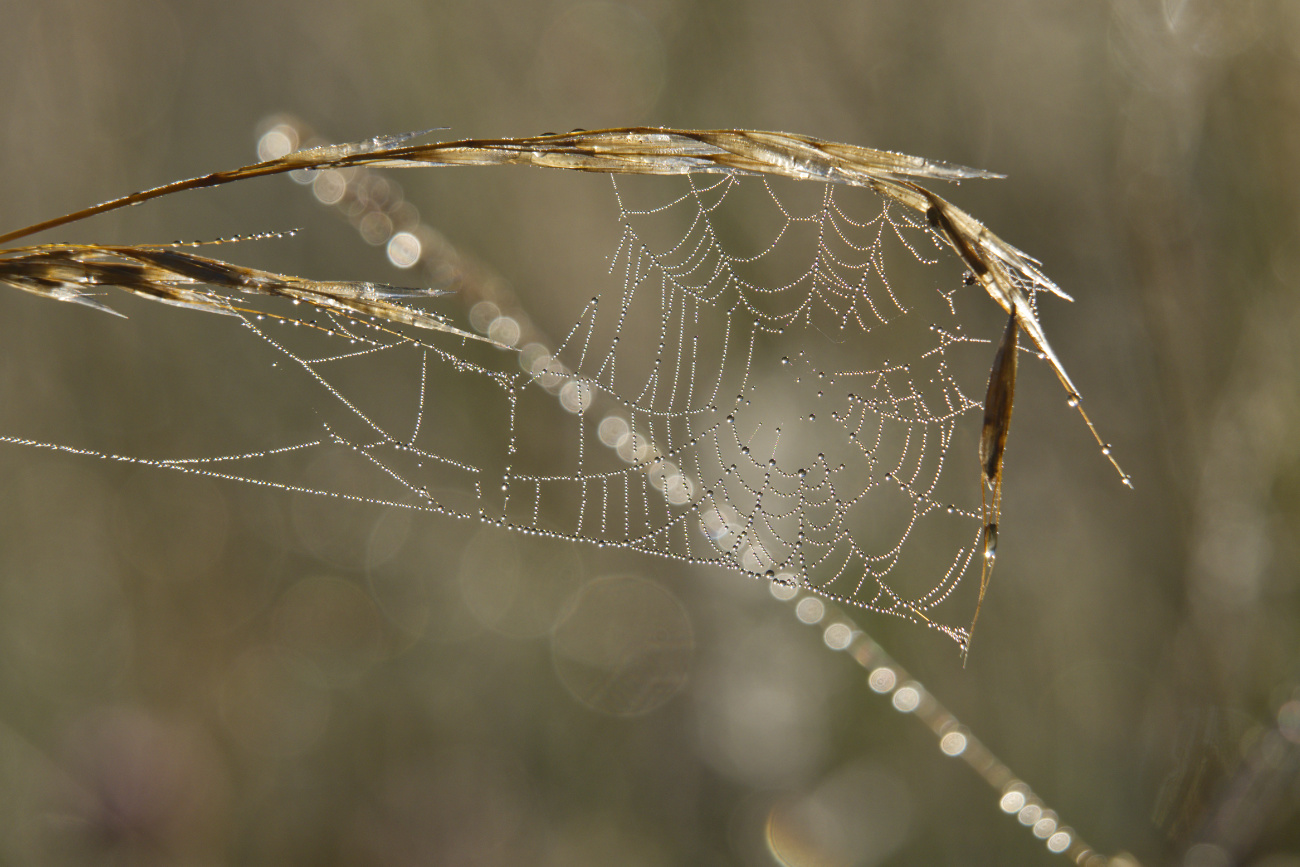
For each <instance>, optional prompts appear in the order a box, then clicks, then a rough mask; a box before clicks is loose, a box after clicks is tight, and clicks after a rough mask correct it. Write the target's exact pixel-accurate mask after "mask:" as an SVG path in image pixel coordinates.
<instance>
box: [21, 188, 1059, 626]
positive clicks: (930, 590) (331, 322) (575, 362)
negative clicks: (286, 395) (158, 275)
mask: <svg viewBox="0 0 1300 867" xmlns="http://www.w3.org/2000/svg"><path fill="white" fill-rule="evenodd" d="M321 174H322V176H323V175H324V174H325V173H321ZM336 174H337V176H336V177H333V178H332V180H333V181H338V182H340V183H341V184H342V187H341V188H340V189H341V190H342V192H339V190H335V189H334V187H337V186H338V184H334V186H330V185H329V184H322V183H320V182H319V178H318V179H317V183H314V184H313V185H312V186H313V189H314V188H315V187H322V188H324V187H329V188H330V189H331V190H334V193H333V194H331V196H330V197H329V198H328V200H327V199H322V201H323V202H325V203H326V204H329V205H330V206H331V207H336V208H347V207H351V208H352V212H350V213H349V214H348V216H349V219H350V220H352V222H353V223H354V225H356V226H357V227H358V229H359V230H360V231H363V232H370V233H371V234H373V233H374V227H375V226H376V225H377V224H380V223H383V224H384V225H386V226H387V227H388V228H387V229H386V230H385V231H390V232H391V237H390V238H389V240H388V241H386V240H385V238H383V237H378V236H376V238H374V239H372V238H369V237H368V236H367V239H368V240H370V241H371V243H378V244H379V245H382V246H383V248H384V249H388V250H389V251H390V256H391V248H393V246H394V245H393V243H392V240H391V239H392V238H397V237H398V236H401V238H402V240H403V241H405V240H407V239H411V240H412V243H409V244H406V245H405V246H402V245H398V246H399V247H401V249H403V250H405V249H408V248H409V249H411V250H413V251H414V252H413V253H412V254H411V255H410V256H408V257H407V258H406V259H403V261H402V262H401V263H399V264H401V265H402V266H403V267H410V266H412V265H414V264H416V258H418V257H423V264H424V266H425V267H426V276H427V275H428V274H442V277H441V278H440V279H445V280H447V281H448V284H449V288H452V289H456V290H459V291H460V294H461V295H462V296H463V297H462V298H461V299H456V298H446V297H444V298H438V299H430V300H428V301H426V302H423V303H424V304H426V305H428V306H429V307H430V309H431V310H436V312H437V313H439V314H440V315H444V316H447V317H448V318H449V319H450V320H451V321H453V322H456V323H457V324H458V327H461V328H465V329H472V330H474V331H477V332H479V333H483V334H485V335H488V336H490V337H491V338H492V339H493V340H496V341H498V342H499V343H503V344H509V345H511V347H512V348H510V349H501V348H498V347H494V346H491V345H487V344H478V343H474V342H472V341H468V340H465V339H463V338H460V337H457V336H455V335H454V334H433V335H432V336H430V335H429V333H428V332H424V333H417V332H416V331H415V330H413V329H408V328H405V327H403V326H400V325H394V324H392V323H386V322H374V321H368V320H363V319H360V318H353V317H350V316H348V315H346V314H344V313H339V312H329V311H320V310H317V311H313V312H312V313H311V314H310V315H309V316H304V315H303V311H302V310H298V309H296V308H293V307H291V306H290V305H288V304H287V303H285V304H281V302H280V301H279V300H277V299H268V300H265V301H261V302H259V309H258V310H257V311H256V312H242V313H239V314H238V317H237V319H235V320H234V322H233V323H232V324H234V325H236V326H237V328H236V331H237V332H239V333H241V334H243V335H244V336H245V338H251V342H252V345H253V346H254V347H256V348H255V349H248V342H247V341H245V343H244V344H243V345H244V350H243V351H245V352H247V353H250V354H251V355H252V356H256V357H258V358H260V362H259V363H260V364H261V369H262V370H263V372H264V374H265V375H266V377H267V378H268V380H274V381H275V382H276V383H277V385H276V386H275V388H276V389H292V390H297V391H299V392H301V393H303V394H306V395H307V399H308V401H309V403H310V404H311V407H312V412H311V414H310V416H311V418H310V421H309V422H308V423H306V424H305V425H304V426H303V427H302V432H301V435H286V434H285V433H284V431H285V430H286V429H287V428H288V427H292V426H291V425H287V426H275V430H276V434H275V435H274V436H281V437H285V438H284V439H281V440H279V441H274V442H269V443H268V441H267V440H268V436H269V435H259V436H258V437H257V438H256V439H257V442H256V443H254V444H253V445H252V446H251V447H250V446H248V445H246V444H239V445H238V446H237V447H235V448H232V449H229V450H225V451H221V450H211V451H205V452H204V453H202V454H188V455H181V456H169V457H157V456H131V457H130V458H129V459H131V460H135V461H138V462H141V463H147V464H153V465H156V466H160V467H163V468H167V469H172V470H178V471H182V472H191V473H200V474H205V475H212V476H217V477H220V478H225V479H231V480H236V481H242V482H247V483H252V484H261V485H269V486H273V487H279V488H285V489H289V490H294V491H300V492H308V493H315V494H322V495H327V496H333V497H341V498H344V499H355V500H361V501H367V502H376V503H385V504H396V505H401V506H404V507H408V508H412V509H418V510H425V511H431V512H437V513H442V514H445V515H448V516H451V517H455V518H459V519H463V520H470V521H480V522H484V523H488V524H492V525H496V526H501V527H505V528H509V529H512V530H516V531H519V532H523V533H529V534H538V535H546V536H555V537H561V538H567V539H572V540H575V541H578V542H584V543H589V544H595V545H599V546H613V547H618V548H626V549H630V550H633V551H638V552H643V553H646V554H651V555H655V556H658V557H663V558H669V559H671V560H675V561H679V562H681V563H684V564H687V563H689V564H704V565H712V566H717V567H722V568H724V569H729V570H735V571H740V572H743V573H747V574H749V575H752V576H755V577H758V578H763V579H767V580H772V581H776V582H779V583H784V584H790V585H800V586H802V587H805V588H807V589H809V590H812V591H814V592H816V593H818V594H820V595H823V596H826V597H829V598H832V599H836V600H839V601H842V602H845V603H849V604H852V605H855V606H858V607H861V608H865V609H870V610H872V611H877V612H883V613H888V614H892V615H896V616H899V617H902V618H905V619H908V620H911V621H914V622H917V623H922V624H925V625H928V626H930V627H932V628H936V629H939V630H941V631H943V632H945V633H947V634H949V635H950V636H952V637H953V638H955V639H957V640H958V641H961V640H962V639H963V638H964V636H965V630H964V629H963V628H961V627H960V626H956V625H953V624H960V623H963V622H965V620H966V619H967V618H968V616H969V607H968V606H965V605H954V604H952V603H951V602H949V600H950V598H951V596H952V594H953V592H954V590H955V589H956V588H957V587H958V585H959V584H960V583H961V582H962V579H963V578H964V577H966V576H967V575H969V574H970V572H971V569H972V564H973V563H974V562H975V558H974V556H973V555H974V552H975V550H976V547H977V543H978V541H979V538H980V532H981V519H980V511H979V503H978V475H977V470H976V464H977V462H976V459H975V453H976V448H975V444H976V442H977V439H978V431H979V424H980V413H979V408H980V403H979V401H977V400H975V399H973V396H978V395H980V394H982V389H983V386H984V378H985V376H986V371H987V356H988V349H989V347H988V343H989V341H987V340H986V339H983V338H976V337H972V336H968V335H967V334H966V333H965V331H964V329H963V327H962V323H961V322H960V321H959V316H958V307H959V303H958V302H959V300H960V293H962V292H964V291H975V290H970V289H967V288H966V287H965V286H964V284H963V281H962V279H961V273H960V272H961V267H962V263H961V262H959V261H957V260H955V258H954V257H953V255H952V254H951V252H950V250H949V249H948V247H947V246H946V245H945V244H944V242H943V239H942V238H940V237H939V236H938V235H936V234H935V231H934V230H933V229H932V228H931V227H930V226H928V225H927V224H926V223H925V221H924V220H923V219H922V218H921V217H919V216H917V215H915V214H913V213H911V212H909V211H906V210H905V209H903V208H901V207H900V206H898V205H896V204H892V203H890V202H889V201H887V200H884V199H882V198H881V197H879V196H877V195H875V194H874V193H872V192H870V191H868V190H864V189H860V188H848V187H840V186H836V185H831V184H820V183H814V182H798V181H787V180H785V179H779V178H768V179H764V178H755V177H742V176H736V175H728V174H722V175H716V174H714V175H684V176H676V177H632V176H629V177H623V176H618V177H617V179H616V180H614V181H613V182H612V195H611V194H608V193H606V194H605V195H604V196H603V200H604V201H605V202H606V209H607V210H606V213H605V214H604V215H603V216H602V217H601V220H602V224H603V225H604V226H605V227H606V231H605V236H604V237H603V238H595V239H590V238H589V239H585V240H584V241H583V242H582V243H577V242H575V243H574V250H573V252H572V253H569V252H566V251H565V250H563V249H560V250H557V251H556V255H557V256H558V257H570V256H582V257H584V258H586V259H590V260H591V261H585V262H579V263H576V264H575V263H574V262H572V261H568V262H566V268H565V271H564V274H565V277H564V279H563V280H561V279H559V278H556V280H555V281H553V282H552V283H550V284H546V283H545V281H544V280H542V279H540V278H539V280H538V282H539V283H540V284H542V285H543V288H541V289H531V288H530V287H525V286H517V288H514V289H513V290H509V289H507V290H502V291H498V292H496V294H493V293H485V292H484V291H483V288H482V286H476V285H475V282H476V281H478V282H480V283H482V282H484V278H483V277H482V274H481V273H477V274H476V273H475V269H474V268H469V267H467V266H466V265H465V261H466V259H465V258H464V257H462V255H461V254H460V253H459V251H457V250H456V249H455V248H453V247H452V246H451V245H450V243H449V242H448V241H446V239H445V238H443V237H442V236H441V235H438V234H437V233H436V232H433V231H432V230H431V229H429V228H428V227H427V226H424V225H423V224H420V225H413V224H412V222H411V219H410V211H411V205H410V203H409V202H404V201H402V194H401V191H400V187H398V186H397V185H396V184H395V183H393V182H392V181H388V180H384V181H383V186H382V191H380V192H376V190H378V189H379V188H378V186H377V184H378V182H377V181H376V180H375V179H376V178H378V177H381V176H380V175H378V174H377V173H375V172H373V171H372V170H369V169H354V170H348V171H347V172H339V173H336ZM564 180H565V181H566V182H569V183H575V184H576V183H580V182H587V183H589V182H591V181H598V182H599V183H601V184H603V185H605V186H606V187H607V188H608V187H609V186H610V185H611V181H610V180H609V178H590V177H577V178H575V177H574V176H571V175H568V174H567V173H566V176H565V178H564ZM367 191H368V192H367ZM367 196H369V198H370V202H369V204H368V205H367V204H364V203H363V205H362V206H360V208H358V207H357V206H356V205H355V203H356V201H358V200H362V201H363V202H364V200H365V199H366V197H367ZM401 208H405V209H406V210H405V211H401V213H403V214H404V219H403V220H402V221H398V220H396V219H393V220H389V221H388V222H386V223H384V221H377V220H374V219H369V220H368V219H367V216H368V214H369V213H372V212H380V211H382V212H384V213H387V214H397V213H399V211H400V209H401ZM367 209H368V210H367ZM565 213H566V207H565V204H564V203H563V202H554V203H552V207H551V208H550V209H549V211H548V213H547V214H545V215H539V219H545V220H546V221H548V222H551V221H560V222H562V221H563V217H564V215H565ZM558 231H563V229H562V228H561V229H559V230H558ZM572 231H574V232H580V231H581V229H579V228H575V229H573V230H572ZM381 234H382V233H381ZM597 244H603V245H604V250H605V253H604V255H603V256H601V255H588V254H587V253H586V251H589V250H591V249H592V248H593V245H597ZM408 259H409V260H410V261H407V260H408ZM574 274H579V275H582V276H581V279H573V275H574ZM487 282H492V283H497V284H499V283H500V280H498V279H496V278H494V279H493V280H490V281H487ZM499 288H500V287H499V286H498V289H499ZM1027 288H1029V289H1033V288H1034V287H1032V286H1029V287H1027ZM977 303H983V301H980V302H977ZM530 314H531V318H530ZM173 315H185V314H184V313H183V312H178V313H175V314H173ZM221 320H222V323H223V324H225V323H231V321H232V317H221ZM538 323H545V324H544V325H541V324H538ZM555 323H559V326H558V327H556V326H555V325H554V324H555ZM547 326H549V328H548V327H547ZM274 436H272V437H271V438H272V439H274ZM5 439H6V441H8V442H19V443H24V444H28V445H46V446H48V445H50V443H48V442H44V441H34V440H26V439H21V438H16V437H6V438H5ZM57 447H58V448H63V449H65V450H71V451H82V452H84V453H88V454H97V453H96V452H93V451H90V450H84V449H74V448H71V447H68V446H57ZM115 457H120V456H115ZM322 467H328V470H322V469H321V468H322ZM974 568H975V571H978V565H977V564H976V565H975V567H974ZM945 602H949V604H948V605H945V604H944V603H945Z"/></svg>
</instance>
